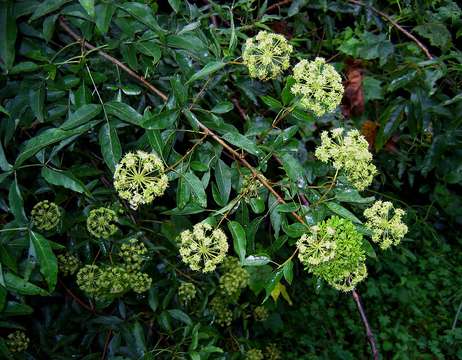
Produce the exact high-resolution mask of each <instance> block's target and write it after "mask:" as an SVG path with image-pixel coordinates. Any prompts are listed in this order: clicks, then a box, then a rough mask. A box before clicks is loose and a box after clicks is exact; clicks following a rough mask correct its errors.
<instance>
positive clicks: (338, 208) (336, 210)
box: [326, 201, 362, 224]
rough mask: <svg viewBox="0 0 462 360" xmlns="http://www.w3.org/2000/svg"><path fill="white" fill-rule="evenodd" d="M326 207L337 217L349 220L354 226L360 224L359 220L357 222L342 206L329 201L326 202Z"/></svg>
mask: <svg viewBox="0 0 462 360" xmlns="http://www.w3.org/2000/svg"><path fill="white" fill-rule="evenodd" d="M326 206H327V207H328V208H329V210H330V211H332V212H333V213H335V214H337V215H338V216H340V217H342V218H344V219H347V220H350V221H352V222H354V223H356V224H362V222H361V220H359V219H358V218H357V217H356V216H355V215H354V214H353V213H352V212H351V211H350V210H348V209H345V208H344V207H343V206H342V205H339V204H337V203H335V202H332V201H329V202H326Z"/></svg>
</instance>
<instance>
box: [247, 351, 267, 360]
mask: <svg viewBox="0 0 462 360" xmlns="http://www.w3.org/2000/svg"><path fill="white" fill-rule="evenodd" d="M245 360H263V351H261V350H260V349H250V350H247V352H246V354H245Z"/></svg>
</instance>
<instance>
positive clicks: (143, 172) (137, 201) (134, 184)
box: [114, 150, 168, 210]
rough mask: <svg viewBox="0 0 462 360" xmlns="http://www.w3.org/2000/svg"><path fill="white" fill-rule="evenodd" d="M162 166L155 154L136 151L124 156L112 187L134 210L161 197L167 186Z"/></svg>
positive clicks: (118, 165)
mask: <svg viewBox="0 0 462 360" xmlns="http://www.w3.org/2000/svg"><path fill="white" fill-rule="evenodd" d="M164 170H165V168H164V164H163V163H162V160H160V159H159V157H158V156H157V155H156V154H149V153H147V152H144V151H141V150H138V151H136V152H135V153H128V154H126V155H125V156H124V157H123V158H122V160H120V162H119V164H117V167H116V170H115V173H114V187H115V189H116V191H117V192H118V193H119V196H120V197H121V198H122V199H124V200H127V201H128V202H129V204H130V207H131V208H132V209H134V210H136V209H137V208H138V206H140V205H143V204H150V203H151V202H152V201H153V200H154V198H156V197H158V196H162V195H163V194H164V192H165V189H166V188H167V186H168V178H167V176H166V175H165V174H164Z"/></svg>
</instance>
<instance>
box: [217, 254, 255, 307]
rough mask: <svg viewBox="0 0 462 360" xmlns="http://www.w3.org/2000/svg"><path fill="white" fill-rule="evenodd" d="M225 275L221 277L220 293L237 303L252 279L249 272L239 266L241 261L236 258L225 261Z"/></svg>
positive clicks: (223, 267)
mask: <svg viewBox="0 0 462 360" xmlns="http://www.w3.org/2000/svg"><path fill="white" fill-rule="evenodd" d="M222 270H223V271H224V273H223V275H222V276H220V292H221V293H222V294H223V295H224V297H226V298H227V299H229V300H230V302H232V301H236V300H237V298H238V297H239V295H240V293H241V289H243V288H245V287H246V286H247V285H248V283H249V279H250V275H249V273H248V271H247V270H246V269H245V268H243V267H242V266H241V265H240V264H239V260H238V259H237V258H235V257H231V256H229V257H227V258H225V260H224V261H223V266H222Z"/></svg>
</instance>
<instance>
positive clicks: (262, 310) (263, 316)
mask: <svg viewBox="0 0 462 360" xmlns="http://www.w3.org/2000/svg"><path fill="white" fill-rule="evenodd" d="M268 316H269V314H268V309H267V308H266V307H264V306H257V307H256V308H255V309H253V317H254V319H255V320H256V321H265V320H267V319H268Z"/></svg>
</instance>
